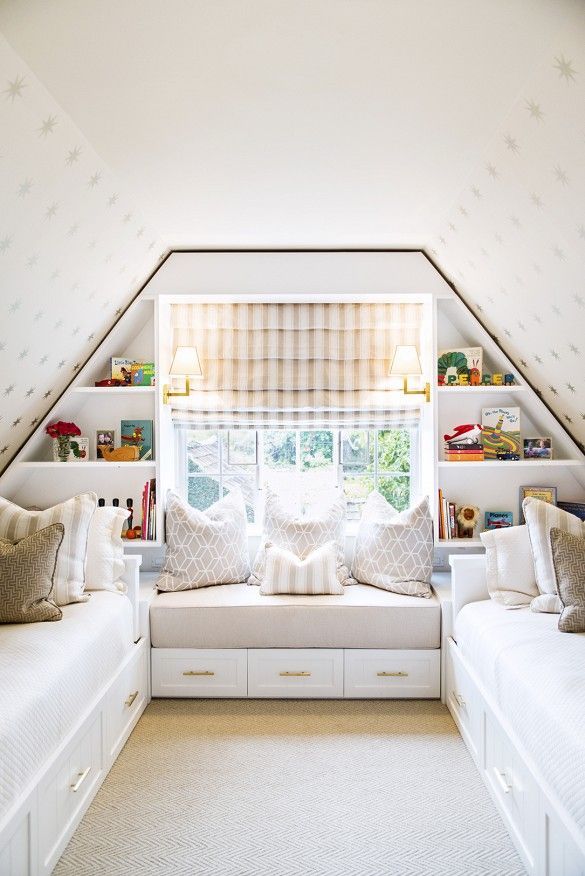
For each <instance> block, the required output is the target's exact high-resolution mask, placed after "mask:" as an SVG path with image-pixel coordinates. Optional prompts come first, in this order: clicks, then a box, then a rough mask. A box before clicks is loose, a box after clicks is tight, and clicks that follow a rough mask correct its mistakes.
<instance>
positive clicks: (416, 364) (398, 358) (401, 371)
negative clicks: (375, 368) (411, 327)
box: [390, 344, 422, 377]
mask: <svg viewBox="0 0 585 876" xmlns="http://www.w3.org/2000/svg"><path fill="white" fill-rule="evenodd" d="M417 374H422V368H421V367H420V359H419V357H418V350H417V349H416V347H415V346H414V345H401V344H398V345H397V347H396V349H395V350H394V358H393V359H392V365H391V366H390V376H391V377H407V376H411V375H412V376H414V375H417Z"/></svg>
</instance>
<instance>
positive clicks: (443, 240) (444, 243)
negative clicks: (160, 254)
mask: <svg viewBox="0 0 585 876" xmlns="http://www.w3.org/2000/svg"><path fill="white" fill-rule="evenodd" d="M439 242H440V243H441V244H442V245H443V246H446V245H447V241H446V240H445V238H444V237H443V236H442V235H441V236H440V237H439ZM110 258H111V256H110Z"/></svg>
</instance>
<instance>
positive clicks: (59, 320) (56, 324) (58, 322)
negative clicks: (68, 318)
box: [53, 319, 63, 329]
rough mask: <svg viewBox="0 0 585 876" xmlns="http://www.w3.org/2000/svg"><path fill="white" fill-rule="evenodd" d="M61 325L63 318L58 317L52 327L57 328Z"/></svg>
mask: <svg viewBox="0 0 585 876" xmlns="http://www.w3.org/2000/svg"><path fill="white" fill-rule="evenodd" d="M62 325H63V320H62V319H58V320H57V322H56V323H55V325H54V326H53V328H55V329H59V328H61V326H62Z"/></svg>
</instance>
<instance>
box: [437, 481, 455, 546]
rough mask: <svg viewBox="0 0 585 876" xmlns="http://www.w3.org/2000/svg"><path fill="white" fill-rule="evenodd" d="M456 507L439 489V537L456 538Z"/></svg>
mask: <svg viewBox="0 0 585 876" xmlns="http://www.w3.org/2000/svg"><path fill="white" fill-rule="evenodd" d="M456 518H457V508H456V507H455V502H450V501H449V500H448V499H446V498H445V496H443V491H442V490H439V538H440V539H443V540H444V539H450V538H457V519H456Z"/></svg>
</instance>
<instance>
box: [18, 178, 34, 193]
mask: <svg viewBox="0 0 585 876" xmlns="http://www.w3.org/2000/svg"><path fill="white" fill-rule="evenodd" d="M31 188H32V179H25V180H24V182H21V184H20V185H19V187H18V197H19V198H25V197H26V196H27V195H28V193H29V192H30V190H31Z"/></svg>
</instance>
